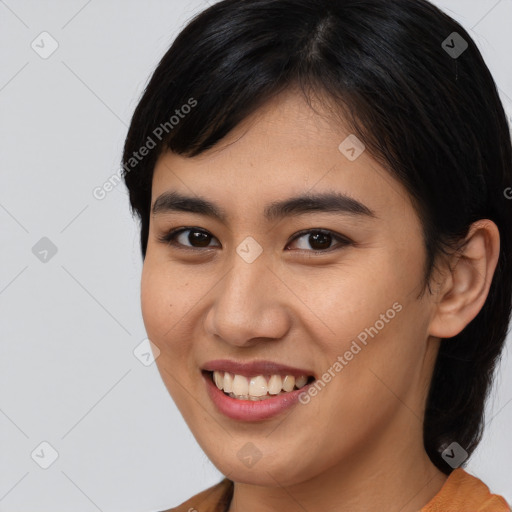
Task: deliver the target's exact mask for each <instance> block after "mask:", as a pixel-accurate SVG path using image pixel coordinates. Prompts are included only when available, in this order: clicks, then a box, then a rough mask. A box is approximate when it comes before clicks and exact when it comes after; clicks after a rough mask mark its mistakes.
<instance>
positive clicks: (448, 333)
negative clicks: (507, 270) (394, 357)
mask: <svg viewBox="0 0 512 512" xmlns="http://www.w3.org/2000/svg"><path fill="white" fill-rule="evenodd" d="M499 253H500V233H499V230H498V227H497V226H496V224H495V223H494V222H492V221H491V220H489V219H483V220H479V221H477V222H474V223H473V224H472V225H471V227H470V229H469V232H468V234H467V236H466V238H465V244H464V245H463V247H462V249H461V250H460V251H457V252H456V253H455V254H453V255H452V256H451V258H450V260H449V262H448V264H447V269H443V272H442V273H441V274H442V281H441V284H440V286H439V289H438V290H437V293H436V296H435V297H434V301H435V302H434V304H433V306H434V311H433V316H432V320H431V322H430V331H429V334H430V335H431V336H435V337H439V338H451V337H453V336H456V335H457V334H459V333H460V332H461V331H462V330H463V329H464V327H466V325H468V324H469V323H470V322H471V320H473V318H475V317H476V315H477V314H478V312H479V311H480V310H481V309H482V307H483V305H484V303H485V300H486V299H487V295H488V293H489V289H490V287H491V281H492V278H493V275H494V271H495V270H496V265H497V263H498V257H499Z"/></svg>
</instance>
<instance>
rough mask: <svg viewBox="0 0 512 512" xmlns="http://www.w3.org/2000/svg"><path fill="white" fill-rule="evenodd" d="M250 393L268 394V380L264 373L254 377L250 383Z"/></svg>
mask: <svg viewBox="0 0 512 512" xmlns="http://www.w3.org/2000/svg"><path fill="white" fill-rule="evenodd" d="M249 394H250V395H252V396H264V395H266V394H267V380H266V379H265V377H263V375H258V376H257V377H253V378H252V379H251V382H250V383H249Z"/></svg>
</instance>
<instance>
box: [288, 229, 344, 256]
mask: <svg viewBox="0 0 512 512" xmlns="http://www.w3.org/2000/svg"><path fill="white" fill-rule="evenodd" d="M301 239H303V241H302V242H301V243H300V245H302V247H299V249H300V250H305V251H307V252H316V253H325V252H330V251H331V250H335V249H336V247H334V248H333V246H332V245H331V244H332V242H333V241H335V240H337V241H338V245H339V246H342V247H343V246H346V245H350V244H351V243H352V241H351V240H349V239H348V238H347V237H344V236H342V235H338V234H336V233H333V232H332V231H329V230H326V229H310V230H307V231H301V232H300V233H298V234H297V235H296V236H295V237H294V238H293V240H292V242H294V241H297V240H298V241H300V240H301ZM308 245H309V247H312V248H313V249H314V250H313V251H311V250H309V249H308V247H307V246H308Z"/></svg>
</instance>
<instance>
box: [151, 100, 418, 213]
mask: <svg viewBox="0 0 512 512" xmlns="http://www.w3.org/2000/svg"><path fill="white" fill-rule="evenodd" d="M313 106H314V109H315V110H313V109H312V108H311V107H310V106H309V105H308V104H307V103H306V102H305V101H304V99H303V97H302V96H301V95H299V94H297V93H290V92H288V93H286V94H282V95H280V96H278V97H276V98H274V99H273V100H272V101H270V102H268V103H267V104H266V105H265V106H263V107H261V108H260V109H259V110H257V111H256V112H255V113H254V114H252V115H251V116H249V117H248V118H246V119H245V120H244V121H243V122H242V123H240V124H239V125H238V126H237V127H236V128H235V129H233V130H232V131H231V132H230V133H229V134H228V135H227V136H226V137H225V138H224V139H223V140H222V141H219V142H218V143H217V144H216V145H215V146H214V147H213V148H211V149H209V150H207V151H205V152H203V153H202V154H200V155H198V156H196V157H193V158H187V157H184V156H181V155H177V154H175V153H172V152H170V151H168V152H166V153H163V154H162V155H161V156H160V158H159V159H158V161H157V164H156V166H155V170H154V175H153V185H152V206H154V203H155V201H156V199H157V198H158V197H159V196H160V195H161V194H162V193H164V192H166V191H172V190H175V191H178V192H180V193H182V194H186V195H187V196H191V195H200V196H209V197H216V198H217V199H218V200H219V201H220V202H221V203H223V204H225V205H226V208H228V209H232V208H237V209H238V208H246V209H247V207H248V206H249V204H251V203H254V204H255V205H258V207H259V209H260V210H262V209H263V206H264V205H266V204H268V203H269V202H271V201H275V200H278V199H279V198H281V199H282V198H284V197H289V196H292V195H293V196H298V195H304V194H305V193H308V194H315V193H325V192H329V191H332V192H338V193H342V194H345V195H347V196H350V197H352V198H354V199H356V200H359V201H360V202H361V203H365V204H366V205H368V207H369V209H371V210H373V211H377V210H379V209H382V208H385V207H389V206H394V207H400V206H401V203H402V209H403V207H404V206H406V205H407V204H409V206H410V201H409V198H408V194H407V193H406V191H405V189H404V188H403V187H402V185H401V184H400V183H399V182H398V181H396V180H395V179H394V178H393V177H392V176H391V175H390V174H389V173H388V172H387V171H386V170H385V169H384V168H382V167H381V166H380V165H379V164H378V163H377V162H376V161H375V160H374V159H373V158H372V157H371V156H370V155H369V153H368V151H366V150H364V147H362V146H358V145H357V140H355V139H354V136H353V135H352V134H351V133H350V132H349V131H348V129H347V128H346V127H345V126H343V123H341V122H340V121H337V120H336V118H335V117H333V116H332V115H329V113H326V112H324V111H322V108H321V107H320V106H319V105H313ZM354 143H355V145H354ZM347 149H348V150H349V151H348V153H347ZM352 149H353V151H350V150H352ZM354 156H355V158H354Z"/></svg>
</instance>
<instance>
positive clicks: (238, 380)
mask: <svg viewBox="0 0 512 512" xmlns="http://www.w3.org/2000/svg"><path fill="white" fill-rule="evenodd" d="M233 393H235V395H248V394H249V381H248V380H247V377H244V376H243V375H235V377H234V379H233Z"/></svg>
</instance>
